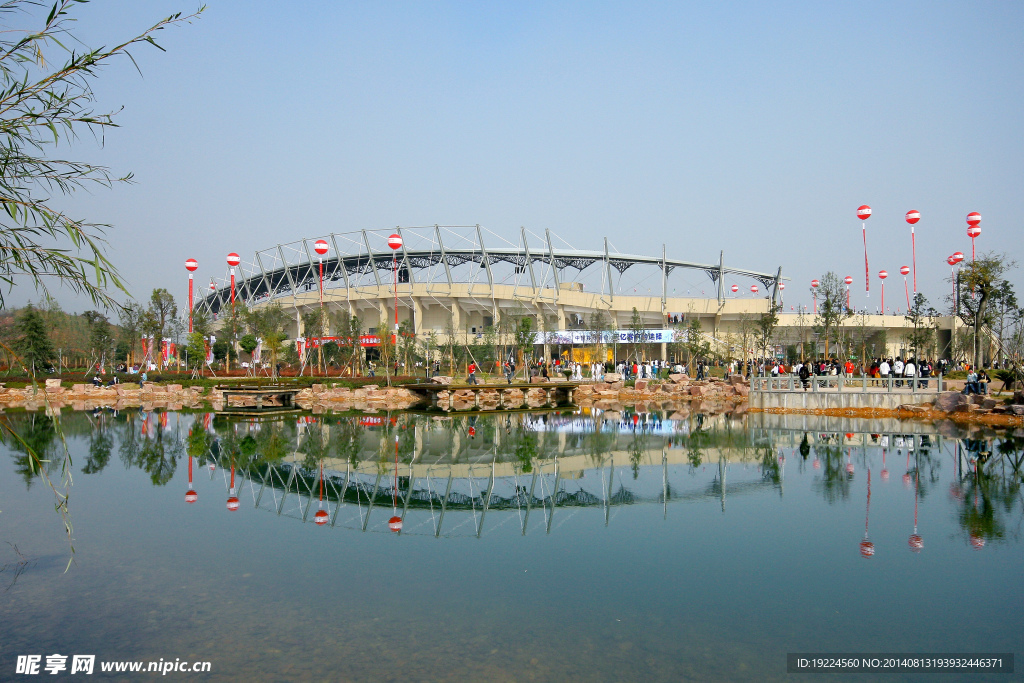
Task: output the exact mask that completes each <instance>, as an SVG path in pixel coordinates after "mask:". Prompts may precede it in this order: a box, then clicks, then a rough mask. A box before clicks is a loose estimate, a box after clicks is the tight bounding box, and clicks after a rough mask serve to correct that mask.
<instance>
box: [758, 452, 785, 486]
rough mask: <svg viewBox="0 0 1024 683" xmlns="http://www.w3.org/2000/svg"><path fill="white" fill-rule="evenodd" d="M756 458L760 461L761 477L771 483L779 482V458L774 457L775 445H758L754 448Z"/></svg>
mask: <svg viewBox="0 0 1024 683" xmlns="http://www.w3.org/2000/svg"><path fill="white" fill-rule="evenodd" d="M754 453H756V454H757V459H758V460H760V461H761V479H763V480H764V481H770V482H772V483H773V484H778V483H779V460H778V458H776V457H775V447H774V446H771V445H768V446H759V447H757V448H755V449H754Z"/></svg>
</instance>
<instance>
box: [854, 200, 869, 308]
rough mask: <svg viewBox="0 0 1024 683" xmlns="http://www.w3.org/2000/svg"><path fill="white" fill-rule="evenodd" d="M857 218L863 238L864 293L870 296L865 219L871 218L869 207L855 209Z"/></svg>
mask: <svg viewBox="0 0 1024 683" xmlns="http://www.w3.org/2000/svg"><path fill="white" fill-rule="evenodd" d="M857 218H859V219H860V220H861V224H860V225H861V234H862V235H863V237H864V292H865V294H867V296H871V272H870V271H869V270H868V228H867V223H865V222H864V221H867V219H869V218H871V207H870V206H868V205H867V204H862V205H861V206H859V207H857Z"/></svg>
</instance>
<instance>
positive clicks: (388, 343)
mask: <svg viewBox="0 0 1024 683" xmlns="http://www.w3.org/2000/svg"><path fill="white" fill-rule="evenodd" d="M377 337H378V338H379V339H380V345H379V346H378V347H377V351H378V353H380V364H381V365H382V366H383V367H384V377H385V379H386V380H387V383H388V386H391V371H392V370H393V369H394V363H395V358H396V347H395V338H394V336H393V335H392V334H391V330H390V329H389V327H388V319H387V317H386V316H385V317H383V318H381V319H380V322H379V323H378V324H377Z"/></svg>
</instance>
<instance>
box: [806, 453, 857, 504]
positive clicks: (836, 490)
mask: <svg viewBox="0 0 1024 683" xmlns="http://www.w3.org/2000/svg"><path fill="white" fill-rule="evenodd" d="M814 455H815V456H816V457H817V458H819V459H820V460H821V477H820V478H819V479H818V480H817V481H815V487H816V488H818V489H819V490H820V491H821V495H822V497H823V498H824V499H825V501H826V502H828V503H835V502H837V501H840V500H845V499H847V498H849V497H850V481H851V480H852V479H853V477H852V475H849V474H847V473H846V465H845V463H844V462H843V449H842V448H841V447H840V446H838V445H836V444H831V443H818V444H816V445H815V446H814Z"/></svg>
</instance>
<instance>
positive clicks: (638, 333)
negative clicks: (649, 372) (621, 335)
mask: <svg viewBox="0 0 1024 683" xmlns="http://www.w3.org/2000/svg"><path fill="white" fill-rule="evenodd" d="M644 329H645V328H644V321H643V318H641V317H640V311H638V310H636V307H635V306H634V307H633V314H632V315H631V316H630V318H629V332H630V336H631V337H632V341H633V348H634V349H638V350H639V353H634V356H635V357H636V360H637V362H638V363H642V362H643V361H644V360H646V356H647V354H646V348H645V347H646V346H647V344H645V343H644V342H645V341H646V340H645V339H644V336H645V335H644Z"/></svg>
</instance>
